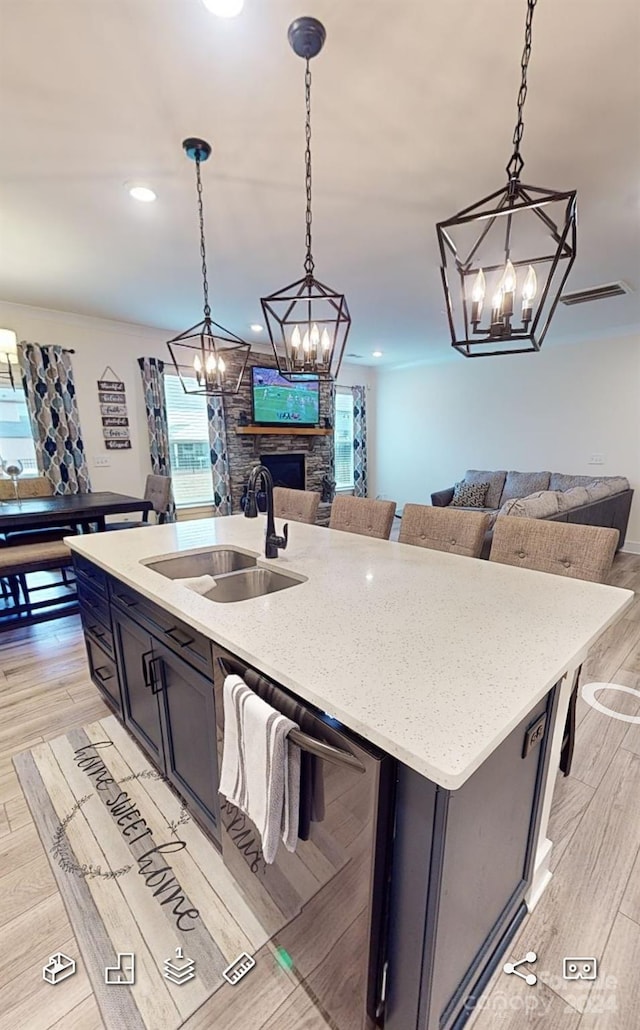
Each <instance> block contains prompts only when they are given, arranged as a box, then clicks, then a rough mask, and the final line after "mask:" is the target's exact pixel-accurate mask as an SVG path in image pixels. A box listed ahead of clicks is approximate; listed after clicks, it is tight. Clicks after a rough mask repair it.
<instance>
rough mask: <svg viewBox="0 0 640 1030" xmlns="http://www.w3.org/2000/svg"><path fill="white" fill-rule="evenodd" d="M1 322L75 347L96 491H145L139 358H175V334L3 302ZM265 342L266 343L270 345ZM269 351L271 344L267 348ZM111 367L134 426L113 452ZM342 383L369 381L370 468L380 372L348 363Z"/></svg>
mask: <svg viewBox="0 0 640 1030" xmlns="http://www.w3.org/2000/svg"><path fill="white" fill-rule="evenodd" d="M0 326H2V327H3V328H7V329H13V330H14V331H15V332H16V333H17V336H18V340H26V341H27V342H30V343H41V344H58V345H59V346H61V347H68V348H71V349H73V350H75V354H74V355H73V357H72V362H73V371H74V376H75V382H76V389H77V396H78V408H79V411H80V422H81V426H82V432H83V436H84V443H85V448H86V453H87V458H88V462H89V472H90V475H91V485H92V487H93V489H94V490H115V491H117V492H119V493H130V494H134V495H138V496H139V495H140V493H141V491H142V490H143V489H144V481H145V478H146V476H147V474H148V473H149V472H150V471H151V466H150V461H149V442H148V436H147V423H146V417H145V409H144V400H143V396H142V384H141V380H140V370H139V368H138V361H137V359H138V358H139V357H151V356H155V357H160V358H163V359H164V360H165V361H166V360H167V359H168V358H169V354H168V351H167V347H166V341H167V339H169V338H170V337H171V336H173V335H174V332H172V331H171V330H168V329H167V330H162V329H152V328H149V327H147V326H139V325H128V324H126V323H122V322H111V321H108V320H106V319H102V318H88V317H86V316H84V315H76V314H72V313H70V312H62V311H50V310H46V309H44V308H34V307H26V306H23V305H21V304H12V303H9V302H6V301H1V300H0ZM264 346H265V345H263V347H264ZM265 349H266V347H265ZM107 365H111V367H112V368H113V370H114V372H115V373H116V375H117V376H119V378H120V379H123V380H124V383H125V388H126V396H127V405H128V411H129V423H130V429H131V444H132V446H131V450H130V451H107V450H106V449H105V446H104V440H103V438H102V423H101V419H100V410H99V405H98V388H97V385H96V384H97V380H98V379H99V378H101V376H102V373H103V371H104V369H105V366H107ZM340 383H341V384H343V385H345V386H352V385H356V384H358V385H362V384H363V385H366V386H367V388H368V389H367V396H368V411H369V413H370V420H371V422H370V425H371V427H372V430H373V431H370V434H369V469H370V472H371V473H373V469H374V461H373V455H372V446H371V441H373V439H374V437H375V375H374V371H373V369H369V368H365V367H358V366H354V365H343V367H342V369H341V374H340ZM98 456H100V457H102V458H105V457H106V458H107V459H108V461H109V466H108V467H106V468H104V467H100V468H98V467H96V466H95V464H94V462H95V458H96V457H98ZM374 487H375V481H374V478H373V476H372V477H371V478H370V487H369V492H370V494H371V496H375V492H374Z"/></svg>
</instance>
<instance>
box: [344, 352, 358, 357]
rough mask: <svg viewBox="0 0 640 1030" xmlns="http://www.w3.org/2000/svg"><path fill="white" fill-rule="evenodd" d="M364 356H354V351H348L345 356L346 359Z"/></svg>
mask: <svg viewBox="0 0 640 1030" xmlns="http://www.w3.org/2000/svg"><path fill="white" fill-rule="evenodd" d="M361 357H362V354H354V353H353V351H348V352H347V353H346V354H345V358H361Z"/></svg>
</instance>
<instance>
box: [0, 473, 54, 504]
mask: <svg viewBox="0 0 640 1030" xmlns="http://www.w3.org/2000/svg"><path fill="white" fill-rule="evenodd" d="M52 493H53V487H52V485H51V483H50V482H49V480H48V479H46V477H45V476H27V477H26V478H21V479H19V480H18V496H19V497H25V498H27V497H51V495H52ZM15 496H16V494H15V490H14V489H13V482H12V480H11V479H4V478H2V479H0V501H13V500H15Z"/></svg>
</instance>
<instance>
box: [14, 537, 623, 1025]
mask: <svg viewBox="0 0 640 1030" xmlns="http://www.w3.org/2000/svg"><path fill="white" fill-rule="evenodd" d="M611 582H612V583H615V584H617V585H624V586H626V587H629V588H631V589H634V590H636V591H638V592H639V594H640V555H619V556H618V557H617V558H616V561H615V564H614V569H613V572H612V577H611ZM588 680H591V681H602V682H609V681H612V682H618V683H621V684H624V685H627V686H632V687H635V688H637V689H640V604H637V605H634V606H633V607H632V608H631V609H630V610H629V612H628V614H627V615H626V617H625V618H624V619H622V620H621V621H620V623H618V625H617V626H616V627H614V628H613V629H612V630H611V631H609V633H608V634H606V636H605V637H604V638H603V639H602V640H601V641H600V643H599V644H598V646H597V647H596V648H594V649H593V652H592V653H591V655H590V657H589V660H588V662H587V663H586V666H585V680H584V681H588ZM607 703H608V704H610V705H611V706H612V707H615V708H616V710H617V711H620V712H625V713H627V714H635V713H637V712H638V711H640V704H638V703H637V701H636V699H635V698H633V697H632V696H631V695H625V694H614V693H611V694H609V696H608V698H607ZM108 714H109V713H108V710H107V708H106V706H105V705H104V704H103V702H102V700H101V699H100V696H99V694H98V691H97V690H96V689H95V687H94V686H93V685H92V683H91V682H90V680H89V677H88V672H87V667H86V657H85V651H84V644H83V640H82V634H81V630H80V624H79V619H78V618H77V617H70V618H67V619H63V620H60V621H58V622H52V623H48V624H44V625H40V626H35V627H30V628H27V629H16V630H13V631H11V632H10V633H5V634H3V635H1V636H0V933H1V934H2V938H3V940H4V941H7V942H9V944H10V947H5V949H4V950H3V952H2V953H1V954H0V1030H15V1028H16V1027H20V1030H101V1028H103V1026H104V1024H103V1022H102V1019H101V1016H100V1012H99V1009H98V1006H97V1004H96V1001H95V998H94V996H93V993H92V991H91V987H90V984H89V980H88V977H87V975H86V971H85V969H84V966H83V962H82V956H81V955H79V954H78V948H77V943H76V941H75V940H74V937H73V931H72V929H71V926H70V924H69V921H68V918H67V915H66V911H65V909H64V905H63V903H62V900H61V897H60V895H59V893H58V891H57V888H56V884H55V880H54V878H53V874H52V872H51V870H50V867H49V862H48V859H47V856H46V855H45V853H44V850H43V848H42V845H41V844H40V841H39V838H38V835H37V833H36V830H35V827H34V825H33V822H32V820H31V816H30V814H29V811H28V809H27V806H26V804H25V802H24V798H23V797H22V793H21V789H20V785H19V783H18V779H17V777H16V775H15V772H14V769H13V766H12V764H11V756H12V755H13V754H15V753H17V752H19V751H24V750H26V749H27V748H30V747H33V746H34V745H36V744H38V743H42V742H43V741H44V740H50V739H52V738H54V737H56V736H59V735H60V734H61V733H63V732H66V731H67V730H69V729H71V728H73V727H76V726H77V727H80V726H86V725H87V724H89V723H92V722H95V721H96V720H98V719H100V718H103V717H104V716H106V715H108ZM578 719H579V730H578V735H577V742H576V755H575V762H574V768H573V770H572V774H571V776H570V777H568V778H566V779H565V778H564V777H560V778H559V779H558V783H557V788H556V795H555V798H554V805H553V810H552V815H551V823H550V829H549V835H550V837H551V839H552V840H553V841H554V845H555V846H554V853H553V859H552V866H553V871H554V877H553V881H552V884H551V886H550V888H549V889H548V891H547V892H546V894H545V895H544V896H543V898H542V900H541V901H540V904H539V905H538V907H537V909H536V910H535V912H534V913H533V914H532V916H531V917H530V918H529V919H528V920H526V921H525V923H524V924H523V927H522V928H521V930H520V931H519V933H518V935H517V938H516V940H515V941H514V944H513V947H512V948H511V949H510V954H509V956H508V957H509V958H512V959H514V960H518V959H519V958H522V957H523V955H524V953H525V952H526V951H528V950H531V949H533V950H535V951H536V952H537V953H538V962H537V963H536V967H535V969H536V972H537V974H538V978H539V982H538V984H537V985H536V986H535V987H533V988H532V987H528V986H527V985H526V984H525V983H524V982H523V981H522V980H519V979H518V978H517V977H515V976H510V977H506V976H505V975H504V974H503V973H502V972H501V970H499V971H498V972H496V974H495V975H494V977H493V978H492V980H491V981H490V983H489V985H488V987H487V990H486V991H485V993H484V995H483V998H482V1000H481V1005H480V1006H479V1008H478V1010H477V1012H476V1013H474V1014H473V1016H472V1018H471V1020H470V1022H469V1024H468V1025H469V1027H473V1030H496V1028H499V1030H511V1028H512V1027H513V1028H514V1030H515V1028H518V1030H520V1028H521V1027H523V1026H524V1027H538V1026H539V1027H541V1028H544V1030H596V1028H597V1030H600V1028H602V1030H636V1028H637V1026H638V1011H639V1009H640V978H639V977H638V974H637V970H638V968H639V967H640V817H639V814H638V813H639V811H640V725H632V724H629V723H623V722H619V721H616V720H614V719H610V718H608V717H607V716H605V715H602V714H600V713H598V712H595V711H594V710H593V709H591V708H589V707H588V706H587V705H584V704H580V705H579V710H578ZM263 947H264V949H269V947H270V945H269V944H265V945H264V946H263ZM588 949H591V950H588ZM58 950H63V951H65V950H66V951H68V952H69V953H71V954H73V955H74V956H77V958H78V973H77V974H76V975H75V976H73V977H70V978H69V980H68V981H66V982H65V984H64V985H58V986H57V987H56V988H55V989H53V988H51V986H50V985H48V984H46V983H44V981H43V980H42V972H41V970H42V966H43V965H44V964H45V962H46V961H47V959H48V957H49V955H50V954H52V953H53V952H54V951H58ZM521 953H522V954H521ZM591 954H593V955H594V956H595V957H596V958H598V960H599V963H600V968H599V977H598V980H597V981H596V982H595V983H589V982H587V981H564V980H563V979H562V958H563V957H564V956H565V955H578V956H580V955H591ZM261 965H262V966H263V967H264V966H266V963H262V964H261ZM270 966H271V967H272V973H271V974H270V975H269V976H265V977H264V978H261V976H259V975H258V973H257V970H256V971H254V973H252V974H251V977H248V978H247V981H246V987H243V991H242V994H239V993H238V994H234V992H233V989H231V988H229V989H228V994H227V997H228V1007H227V1010H226V1011H225V1012H224V1015H223V1017H222V1022H219V1019H217V1020H216V1021H214V1022H212V1012H211V1011H208V1010H207V1004H206V1003H205V1005H204V1006H203V1007H202V1008H201V1009H200V1010H198V1012H196V1013H195V1014H194V1015H193V1016H191V1017H190V1018H189V1019H188V1020H187V1021H186V1022H185V1023H184V1024H183V1027H184V1028H185V1030H200V1028H201V1030H210V1028H211V1027H212V1026H215V1027H217V1026H218V1025H219V1026H223V1025H224V1030H327V1024H326V1023H325V1021H324V1020H323V1018H322V1016H321V1014H320V1013H319V1012H318V1010H317V1009H316V1008H315V1006H314V1005H313V1002H312V1000H311V999H310V997H309V995H308V993H307V992H306V991H305V990H304V989H303V987H301V985H300V984H298V982H297V980H296V979H295V977H294V976H293V975H291V974H290V973H289V972H288V971H287V970H285V969H281V968H280V967H278V966H277V964H276V963H275V961H274V962H273V963H270ZM219 995H221V992H218V995H216V997H218V996H219ZM220 1000H221V998H220V997H218V1006H219V1003H220ZM219 1016H220V1010H219V1011H218V1012H216V1017H219ZM158 1030H162V1028H160V1027H159V1028H158ZM334 1030H336V1028H334ZM337 1030H340V1028H339V1027H338V1028H337Z"/></svg>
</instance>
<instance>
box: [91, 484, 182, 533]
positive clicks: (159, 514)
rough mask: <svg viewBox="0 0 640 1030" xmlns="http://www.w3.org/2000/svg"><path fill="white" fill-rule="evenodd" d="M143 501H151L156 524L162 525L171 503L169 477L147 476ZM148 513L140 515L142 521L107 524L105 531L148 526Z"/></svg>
mask: <svg viewBox="0 0 640 1030" xmlns="http://www.w3.org/2000/svg"><path fill="white" fill-rule="evenodd" d="M144 500H145V501H151V504H152V505H153V511H154V512H155V513H156V523H157V524H158V525H162V524H163V522H164V521H165V519H166V516H167V510H168V508H169V503H170V501H171V476H156V475H154V474H153V473H152V474H151V475H148V476H147V479H146V483H145V488H144ZM151 524H152V523H150V522H149V512H148V511H144V512H143V513H142V519H141V520H139V521H134V522H107V523H105V527H104V528H105V529H108V530H112V529H134V528H135V527H136V526H150V525H151Z"/></svg>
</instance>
